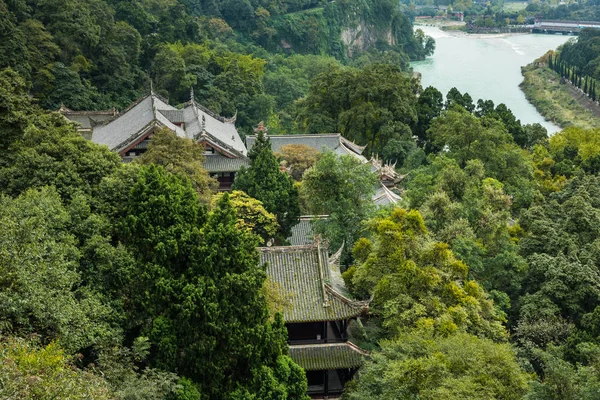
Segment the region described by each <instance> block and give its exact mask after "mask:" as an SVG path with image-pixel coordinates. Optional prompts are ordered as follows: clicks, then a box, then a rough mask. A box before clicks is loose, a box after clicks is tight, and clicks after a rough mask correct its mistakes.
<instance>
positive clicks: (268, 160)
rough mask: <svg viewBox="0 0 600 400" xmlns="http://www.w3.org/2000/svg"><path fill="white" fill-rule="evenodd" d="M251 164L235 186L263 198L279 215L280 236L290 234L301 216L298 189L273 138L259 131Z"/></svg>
mask: <svg viewBox="0 0 600 400" xmlns="http://www.w3.org/2000/svg"><path fill="white" fill-rule="evenodd" d="M248 157H249V158H250V167H249V168H248V169H245V168H242V169H241V170H240V171H239V172H238V174H237V176H236V178H235V181H234V182H233V186H232V189H233V190H241V191H244V192H246V193H247V194H248V195H250V196H251V197H254V198H255V199H258V200H260V201H262V203H263V205H264V207H265V208H266V209H267V211H269V212H272V213H273V214H275V216H276V217H277V222H278V223H279V226H280V230H279V235H280V239H285V238H287V237H289V236H290V234H291V229H292V226H294V225H295V224H296V222H297V220H298V217H299V216H300V202H299V199H298V189H297V188H296V186H295V185H294V181H293V179H292V177H291V176H289V175H288V174H287V173H285V172H283V171H281V168H280V166H279V162H278V161H277V158H276V157H275V155H274V154H273V151H272V150H271V142H270V141H269V139H268V138H267V137H265V135H264V134H263V133H262V132H260V133H259V134H258V137H257V140H256V142H255V143H254V146H253V147H252V149H250V151H249V152H248Z"/></svg>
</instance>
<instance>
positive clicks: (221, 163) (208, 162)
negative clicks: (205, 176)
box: [203, 154, 250, 172]
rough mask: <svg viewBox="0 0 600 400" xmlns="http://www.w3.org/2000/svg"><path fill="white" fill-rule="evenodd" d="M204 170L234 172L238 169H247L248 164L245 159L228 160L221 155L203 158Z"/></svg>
mask: <svg viewBox="0 0 600 400" xmlns="http://www.w3.org/2000/svg"><path fill="white" fill-rule="evenodd" d="M203 165H204V169H205V170H206V171H207V172H236V171H239V169H240V167H242V166H244V167H248V166H249V165H250V162H249V161H248V159H247V158H246V157H239V158H229V157H225V156H224V155H221V154H214V155H213V154H210V155H206V156H204V164H203Z"/></svg>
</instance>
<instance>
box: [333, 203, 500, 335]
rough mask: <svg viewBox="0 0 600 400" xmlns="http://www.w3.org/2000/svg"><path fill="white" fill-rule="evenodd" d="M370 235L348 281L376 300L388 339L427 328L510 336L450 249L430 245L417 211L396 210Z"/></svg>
mask: <svg viewBox="0 0 600 400" xmlns="http://www.w3.org/2000/svg"><path fill="white" fill-rule="evenodd" d="M369 231H370V233H371V235H372V237H373V241H371V240H367V239H364V238H363V239H360V240H359V241H358V242H357V243H356V245H355V246H354V256H355V260H356V261H355V265H354V266H353V267H352V268H350V269H349V270H348V271H346V272H345V273H344V279H345V280H346V282H347V283H348V284H349V286H350V288H351V290H352V291H353V292H354V293H355V294H357V295H359V296H360V297H363V298H365V297H367V298H368V297H369V296H373V300H372V302H371V306H370V309H371V312H372V313H373V314H374V315H376V316H378V317H379V318H380V319H381V324H382V327H383V328H384V329H385V331H386V332H387V336H388V337H394V336H395V335H396V334H398V333H400V332H403V331H407V330H410V329H413V328H424V327H426V328H427V329H431V330H432V332H435V334H436V335H440V336H448V335H451V334H454V333H456V332H468V333H472V334H475V335H480V336H484V337H488V338H491V339H496V340H498V339H503V338H504V337H505V336H506V332H505V330H504V328H503V326H502V320H503V316H502V315H501V314H500V313H498V311H497V310H496V309H495V308H494V305H493V303H492V302H491V301H490V300H489V299H488V297H487V294H486V293H485V292H484V290H483V288H481V286H479V284H478V283H477V282H475V281H473V280H469V279H467V274H468V267H467V266H466V265H465V264H464V263H463V262H461V261H459V260H457V259H456V257H455V256H454V254H453V253H452V251H451V250H450V249H449V248H448V245H447V244H445V243H440V242H436V241H435V240H432V239H431V237H430V236H429V234H428V233H427V229H426V227H425V223H424V221H423V217H422V216H421V214H420V213H419V212H418V211H414V210H413V211H405V210H403V209H400V208H397V209H395V210H393V211H392V212H391V213H390V214H389V215H388V216H385V217H384V216H382V217H377V218H375V219H373V220H372V221H370V222H369Z"/></svg>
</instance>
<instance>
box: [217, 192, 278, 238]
mask: <svg viewBox="0 0 600 400" xmlns="http://www.w3.org/2000/svg"><path fill="white" fill-rule="evenodd" d="M223 196H224V193H218V194H216V195H215V196H214V197H213V199H212V202H213V203H215V204H216V203H218V202H219V201H220V200H221V198H222V197H223ZM229 201H230V202H231V206H232V207H233V208H234V209H235V211H236V213H237V216H238V228H240V229H247V230H249V231H251V232H253V233H254V234H255V235H257V236H259V237H260V241H261V243H260V245H261V246H264V245H265V244H266V243H267V241H268V240H269V239H271V238H274V237H275V235H276V234H277V231H278V230H279V224H278V223H277V217H275V215H273V214H271V213H270V212H268V211H267V210H265V208H264V207H263V205H262V202H261V201H260V200H256V199H253V198H252V197H250V196H248V195H247V194H246V193H244V192H242V191H239V190H234V191H232V192H231V193H230V194H229Z"/></svg>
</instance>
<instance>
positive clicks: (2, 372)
mask: <svg viewBox="0 0 600 400" xmlns="http://www.w3.org/2000/svg"><path fill="white" fill-rule="evenodd" d="M0 376H1V377H2V385H0V397H3V398H11V397H13V398H19V399H40V398H53V399H57V400H67V399H68V400H77V399H81V400H83V399H90V398H93V399H98V400H105V399H106V400H109V399H114V393H113V391H112V390H111V388H110V386H109V385H108V384H107V382H106V381H105V380H104V379H102V378H100V377H98V376H95V375H93V374H91V373H89V372H84V371H81V370H78V369H76V368H74V367H73V366H72V365H71V363H70V361H69V356H68V355H67V354H65V352H64V351H63V350H62V349H61V347H60V346H59V345H58V344H57V343H56V342H53V343H50V344H48V345H47V346H42V347H40V346H39V345H37V344H36V343H35V342H28V341H25V340H23V339H17V338H3V340H2V341H0Z"/></svg>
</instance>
